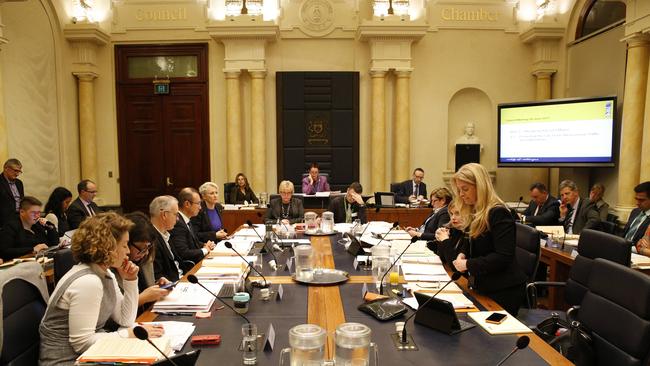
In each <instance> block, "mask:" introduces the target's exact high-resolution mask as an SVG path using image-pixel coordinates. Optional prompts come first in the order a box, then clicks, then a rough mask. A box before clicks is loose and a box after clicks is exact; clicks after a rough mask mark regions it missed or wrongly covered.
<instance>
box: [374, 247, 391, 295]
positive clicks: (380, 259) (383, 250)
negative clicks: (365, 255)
mask: <svg viewBox="0 0 650 366" xmlns="http://www.w3.org/2000/svg"><path fill="white" fill-rule="evenodd" d="M370 252H371V254H372V280H373V282H374V283H375V285H376V286H377V291H379V288H380V285H381V283H380V280H381V278H382V277H383V278H384V280H383V281H382V282H383V284H384V285H385V284H386V277H384V274H385V273H386V271H387V270H388V267H390V247H389V246H388V245H375V246H374V247H372V249H371V250H370Z"/></svg>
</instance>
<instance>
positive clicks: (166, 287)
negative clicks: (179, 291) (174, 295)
mask: <svg viewBox="0 0 650 366" xmlns="http://www.w3.org/2000/svg"><path fill="white" fill-rule="evenodd" d="M176 285H178V281H176V282H169V283H166V284H164V285H160V286H159V287H160V288H161V289H163V290H171V289H173V288H174V287H176Z"/></svg>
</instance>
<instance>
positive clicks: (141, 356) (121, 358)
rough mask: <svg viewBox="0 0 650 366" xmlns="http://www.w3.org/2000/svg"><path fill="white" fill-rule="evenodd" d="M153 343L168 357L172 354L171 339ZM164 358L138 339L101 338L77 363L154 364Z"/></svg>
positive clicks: (162, 338) (157, 340)
mask: <svg viewBox="0 0 650 366" xmlns="http://www.w3.org/2000/svg"><path fill="white" fill-rule="evenodd" d="M151 341H152V342H153V343H154V344H155V345H156V347H158V348H159V349H160V350H161V351H163V352H164V353H165V354H166V355H170V354H171V346H170V343H169V338H167V337H165V336H163V337H159V338H151ZM159 359H164V357H163V356H162V355H161V354H160V353H159V352H158V351H157V350H156V349H155V348H153V347H151V345H150V344H149V343H147V341H143V340H140V339H136V338H122V337H113V336H106V337H102V338H99V339H98V340H97V342H95V344H93V345H92V346H90V348H88V349H87V350H86V352H84V353H83V354H82V355H81V356H79V358H77V361H78V362H79V364H97V363H109V362H110V363H134V364H152V363H154V362H156V361H158V360H159Z"/></svg>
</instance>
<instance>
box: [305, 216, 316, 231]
mask: <svg viewBox="0 0 650 366" xmlns="http://www.w3.org/2000/svg"><path fill="white" fill-rule="evenodd" d="M317 218H318V215H317V214H316V213H315V212H305V232H306V233H307V234H315V233H316V231H318V222H317V220H316V219H317Z"/></svg>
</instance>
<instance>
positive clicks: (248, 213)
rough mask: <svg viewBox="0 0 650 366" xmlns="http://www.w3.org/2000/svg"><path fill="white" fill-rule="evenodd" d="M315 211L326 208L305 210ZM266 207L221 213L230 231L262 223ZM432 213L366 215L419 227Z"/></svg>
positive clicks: (372, 212)
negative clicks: (250, 222) (247, 223)
mask: <svg viewBox="0 0 650 366" xmlns="http://www.w3.org/2000/svg"><path fill="white" fill-rule="evenodd" d="M309 211H311V212H315V213H317V214H318V215H320V214H322V213H323V212H324V211H326V210H325V209H317V208H314V209H305V212H309ZM265 213H266V209H263V208H256V209H253V210H250V209H240V210H224V211H223V212H222V213H221V219H222V220H223V226H224V228H226V231H228V232H229V233H231V232H234V231H235V230H236V229H237V228H238V227H240V226H241V225H243V224H245V223H246V221H247V220H250V221H252V222H253V223H254V224H262V223H263V222H264V214H265ZM430 213H431V209H430V208H397V207H396V208H381V209H379V211H377V210H376V209H375V208H367V209H366V215H367V217H368V220H369V221H388V222H396V221H397V222H399V224H400V226H401V227H403V228H406V227H407V226H411V227H419V226H420V225H422V223H423V222H424V220H425V219H426V218H427V217H428V216H429V214H430Z"/></svg>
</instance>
